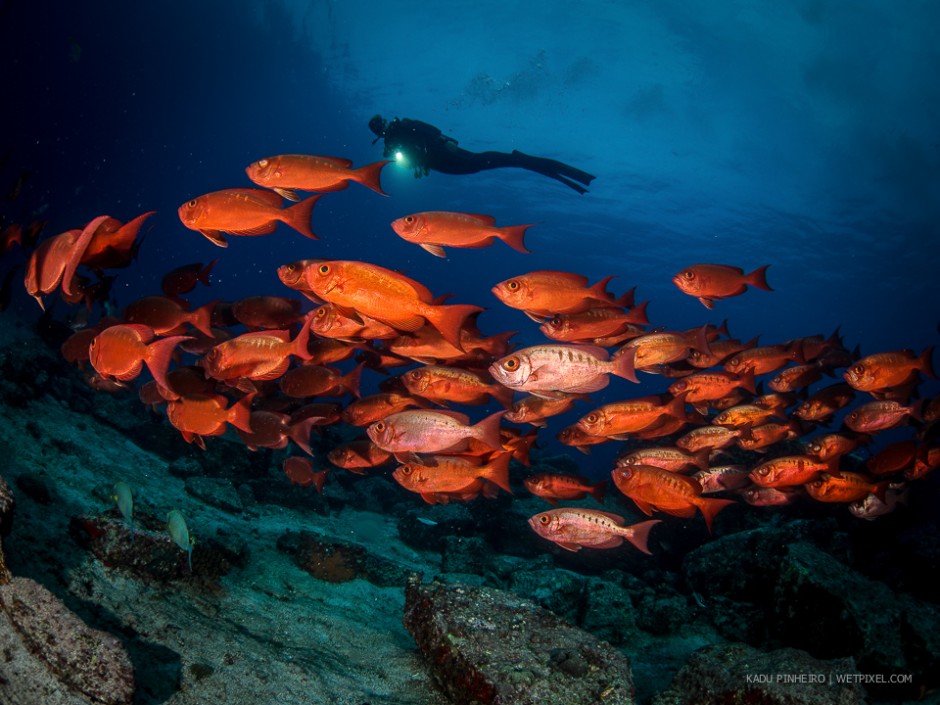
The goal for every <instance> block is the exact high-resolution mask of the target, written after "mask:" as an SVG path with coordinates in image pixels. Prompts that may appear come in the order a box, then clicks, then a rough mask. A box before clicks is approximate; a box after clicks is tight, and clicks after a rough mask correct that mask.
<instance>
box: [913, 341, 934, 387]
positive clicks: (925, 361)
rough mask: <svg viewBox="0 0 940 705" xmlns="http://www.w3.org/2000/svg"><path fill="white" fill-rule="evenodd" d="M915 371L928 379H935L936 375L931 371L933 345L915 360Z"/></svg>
mask: <svg viewBox="0 0 940 705" xmlns="http://www.w3.org/2000/svg"><path fill="white" fill-rule="evenodd" d="M917 369H919V370H920V371H921V372H923V373H924V374H925V375H927V376H928V377H930V379H937V375H936V374H934V371H933V345H931V346H930V347H929V348H927V349H926V350H924V352H922V353H921V354H920V357H918V358H917Z"/></svg>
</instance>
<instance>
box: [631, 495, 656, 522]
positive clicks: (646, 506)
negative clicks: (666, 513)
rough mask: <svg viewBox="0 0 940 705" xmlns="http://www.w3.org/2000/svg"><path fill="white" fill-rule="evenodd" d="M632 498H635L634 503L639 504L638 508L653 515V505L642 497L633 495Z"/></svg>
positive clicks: (648, 514)
mask: <svg viewBox="0 0 940 705" xmlns="http://www.w3.org/2000/svg"><path fill="white" fill-rule="evenodd" d="M630 499H632V500H633V503H634V504H635V505H636V506H637V509H639V510H640V511H641V512H643V513H644V514H645V515H646V516H648V517H651V516H653V505H651V504H650V503H649V502H644V501H643V500H642V499H637V498H636V497H631V498H630Z"/></svg>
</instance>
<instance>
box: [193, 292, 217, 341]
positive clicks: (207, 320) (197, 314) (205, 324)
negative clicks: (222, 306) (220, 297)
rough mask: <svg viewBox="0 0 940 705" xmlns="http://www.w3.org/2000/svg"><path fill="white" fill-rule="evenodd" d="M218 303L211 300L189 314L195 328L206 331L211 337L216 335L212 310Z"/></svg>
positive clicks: (202, 331) (201, 331)
mask: <svg viewBox="0 0 940 705" xmlns="http://www.w3.org/2000/svg"><path fill="white" fill-rule="evenodd" d="M218 303H219V302H218V301H210V302H209V303H207V304H206V305H204V306H200V307H199V308H197V309H196V310H195V311H193V312H192V313H191V314H190V316H189V322H190V323H191V324H192V326H193V328H195V329H196V330H198V331H199V332H200V333H205V334H206V335H208V336H209V337H210V338H214V337H215V335H213V333H212V312H213V311H214V310H215V307H216V305H217V304H218Z"/></svg>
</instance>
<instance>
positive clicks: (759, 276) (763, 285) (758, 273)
mask: <svg viewBox="0 0 940 705" xmlns="http://www.w3.org/2000/svg"><path fill="white" fill-rule="evenodd" d="M769 266H770V265H769V264H765V265H764V266H763V267H758V268H757V269H755V270H754V271H753V272H751V273H750V274H748V275H747V276H745V277H744V283H745V284H750V285H751V286H753V287H757V288H758V289H763V290H764V291H773V289H772V288H771V287H770V284H768V283H767V267H769Z"/></svg>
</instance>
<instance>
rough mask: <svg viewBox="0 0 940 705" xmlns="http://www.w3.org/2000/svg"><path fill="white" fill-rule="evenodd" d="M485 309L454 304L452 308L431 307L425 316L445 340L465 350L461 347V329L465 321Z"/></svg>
mask: <svg viewBox="0 0 940 705" xmlns="http://www.w3.org/2000/svg"><path fill="white" fill-rule="evenodd" d="M482 310H483V309H482V308H480V307H479V306H472V305H470V304H454V305H452V306H429V307H428V310H427V315H426V316H425V317H426V318H427V319H428V320H429V321H430V323H431V325H432V326H434V327H435V328H437V330H438V331H439V332H440V334H441V335H442V336H444V340H446V341H447V342H448V343H450V344H451V345H453V346H454V347H456V348H458V349H460V350H463V347H462V346H461V345H460V329H461V328H462V327H463V324H464V321H466V320H467V318H469V317H470V316H472V315H473V314H474V313H479V312H480V311H482Z"/></svg>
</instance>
